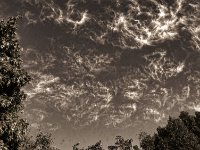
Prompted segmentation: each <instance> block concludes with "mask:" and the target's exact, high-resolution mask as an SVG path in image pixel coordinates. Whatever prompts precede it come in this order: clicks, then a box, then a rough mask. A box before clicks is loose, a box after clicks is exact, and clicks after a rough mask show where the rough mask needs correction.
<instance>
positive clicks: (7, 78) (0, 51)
mask: <svg viewBox="0 0 200 150" xmlns="http://www.w3.org/2000/svg"><path fill="white" fill-rule="evenodd" d="M18 19H19V17H11V18H9V19H8V20H2V21H0V150H36V149H37V150H47V149H48V150H53V149H54V148H52V147H51V143H52V140H51V138H50V136H48V135H44V134H42V133H39V134H38V136H37V137H36V139H35V140H32V139H31V138H30V137H28V136H27V127H28V125H29V124H28V123H27V122H26V121H25V120H24V119H22V118H20V117H19V112H20V111H21V110H22V108H23V100H24V99H25V98H26V95H25V93H24V92H23V91H22V90H21V88H22V87H23V86H25V85H26V84H27V83H28V82H29V81H30V79H31V78H30V76H29V75H28V73H27V72H26V71H25V70H24V69H22V66H21V63H22V60H21V57H20V53H21V51H22V48H21V47H20V45H19V43H18V40H17V37H16V30H17V26H16V22H17V20H18Z"/></svg>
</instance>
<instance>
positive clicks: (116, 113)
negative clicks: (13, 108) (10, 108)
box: [0, 0, 200, 150]
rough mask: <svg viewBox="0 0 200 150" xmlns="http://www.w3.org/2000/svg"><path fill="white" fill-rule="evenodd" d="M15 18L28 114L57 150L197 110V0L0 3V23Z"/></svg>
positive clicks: (130, 133) (128, 133) (133, 132)
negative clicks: (29, 79) (29, 78)
mask: <svg viewBox="0 0 200 150" xmlns="http://www.w3.org/2000/svg"><path fill="white" fill-rule="evenodd" d="M18 14H20V15H22V16H23V18H22V19H21V20H20V21H19V23H18V31H17V32H18V38H19V41H20V44H21V46H22V48H23V53H22V57H23V61H24V62H23V66H24V68H25V69H26V70H27V71H28V72H29V73H30V74H31V76H32V78H33V80H32V82H31V84H29V85H28V86H26V87H25V88H24V90H25V91H26V93H27V100H26V102H25V108H24V116H25V117H26V118H27V119H28V120H29V122H30V123H31V125H30V130H31V132H32V133H35V131H37V130H39V129H41V130H42V131H48V132H51V133H52V135H53V137H54V138H55V143H54V144H55V145H56V146H58V147H60V148H63V150H64V148H65V149H71V146H72V145H73V144H75V143H76V142H79V141H80V142H81V145H82V146H86V145H90V144H94V143H95V142H96V141H98V140H100V139H102V141H103V142H104V143H105V145H107V144H108V143H114V137H115V136H116V135H122V136H124V137H125V138H133V139H134V140H135V141H137V140H136V139H137V134H138V133H139V132H141V131H147V132H149V133H152V132H154V131H155V128H156V127H157V126H159V125H164V124H165V123H166V120H167V119H168V117H169V115H171V116H177V115H178V114H179V112H180V111H182V110H186V111H189V112H194V111H200V100H199V98H200V27H199V24H200V2H199V0H176V1H171V0H126V1H125V0H1V1H0V18H1V19H3V18H7V17H9V16H16V15H18ZM136 143H137V142H136Z"/></svg>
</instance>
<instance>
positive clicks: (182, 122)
mask: <svg viewBox="0 0 200 150" xmlns="http://www.w3.org/2000/svg"><path fill="white" fill-rule="evenodd" d="M199 123H200V122H199V112H196V114H195V116H192V115H189V113H187V112H181V114H180V116H179V118H172V117H169V120H168V123H167V125H166V126H165V127H158V128H157V133H155V134H154V135H153V136H150V135H147V134H146V135H144V136H142V137H141V140H140V146H141V148H142V149H144V150H161V149H166V150H167V149H169V150H199V149H200V136H199V133H200V128H199V127H200V124H199Z"/></svg>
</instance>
